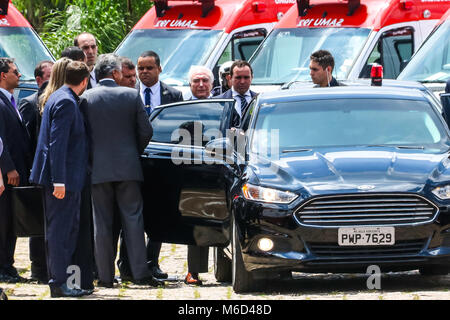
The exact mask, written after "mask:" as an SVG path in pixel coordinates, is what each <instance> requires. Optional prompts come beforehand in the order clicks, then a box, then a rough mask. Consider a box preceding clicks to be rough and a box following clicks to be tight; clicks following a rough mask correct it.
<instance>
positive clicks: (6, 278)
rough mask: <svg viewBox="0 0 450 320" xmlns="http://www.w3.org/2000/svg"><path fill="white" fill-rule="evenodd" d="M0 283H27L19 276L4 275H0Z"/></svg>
mask: <svg viewBox="0 0 450 320" xmlns="http://www.w3.org/2000/svg"><path fill="white" fill-rule="evenodd" d="M0 282H6V283H21V282H27V280H26V279H24V278H22V277H21V276H19V275H17V276H11V275H9V274H6V273H0Z"/></svg>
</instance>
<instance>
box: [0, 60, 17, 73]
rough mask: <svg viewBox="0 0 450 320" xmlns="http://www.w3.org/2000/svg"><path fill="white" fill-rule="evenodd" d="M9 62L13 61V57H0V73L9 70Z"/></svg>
mask: <svg viewBox="0 0 450 320" xmlns="http://www.w3.org/2000/svg"><path fill="white" fill-rule="evenodd" d="M11 63H14V59H11V58H0V73H1V72H3V73H8V72H9V68H10V67H9V65H10V64H11Z"/></svg>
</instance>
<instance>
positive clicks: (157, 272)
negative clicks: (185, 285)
mask: <svg viewBox="0 0 450 320" xmlns="http://www.w3.org/2000/svg"><path fill="white" fill-rule="evenodd" d="M150 272H151V273H152V276H154V277H155V278H156V279H167V278H168V277H169V275H168V274H167V273H165V272H164V271H162V270H161V269H160V268H159V266H150Z"/></svg>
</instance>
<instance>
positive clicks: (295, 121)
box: [251, 98, 447, 154]
mask: <svg viewBox="0 0 450 320" xmlns="http://www.w3.org/2000/svg"><path fill="white" fill-rule="evenodd" d="M444 142H447V135H446V132H445V130H444V128H443V125H442V122H440V119H439V118H438V116H437V113H436V112H435V111H434V110H433V108H432V106H431V105H430V104H429V103H428V102H425V101H416V100H401V99H368V98H367V99H336V100H331V99H330V100H311V101H296V102H289V103H288V102H286V103H276V104H263V105H261V107H260V110H259V113H258V117H257V119H256V125H255V132H254V134H253V138H252V142H251V150H252V152H255V153H258V154H261V153H263V152H267V150H272V153H275V152H279V153H278V154H281V153H283V152H290V151H295V150H302V149H309V148H316V147H330V146H337V147H343V146H393V147H402V148H418V149H423V148H432V147H437V148H439V147H441V146H442V144H443V143H444Z"/></svg>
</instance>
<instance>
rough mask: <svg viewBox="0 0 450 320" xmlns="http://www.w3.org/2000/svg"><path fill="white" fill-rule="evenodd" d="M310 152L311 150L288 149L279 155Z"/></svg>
mask: <svg viewBox="0 0 450 320" xmlns="http://www.w3.org/2000/svg"><path fill="white" fill-rule="evenodd" d="M308 151H312V149H289V150H283V151H281V153H291V152H308Z"/></svg>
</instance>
